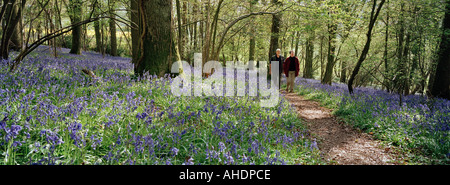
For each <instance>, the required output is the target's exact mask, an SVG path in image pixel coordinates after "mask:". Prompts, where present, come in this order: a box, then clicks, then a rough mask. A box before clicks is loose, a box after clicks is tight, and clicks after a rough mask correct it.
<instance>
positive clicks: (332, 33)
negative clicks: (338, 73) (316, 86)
mask: <svg viewBox="0 0 450 185" xmlns="http://www.w3.org/2000/svg"><path fill="white" fill-rule="evenodd" d="M336 30H337V25H335V24H331V25H329V26H328V34H329V36H328V56H327V67H326V68H325V74H324V77H323V79H322V84H328V85H331V83H332V82H333V69H334V64H335V52H336V44H335V42H336Z"/></svg>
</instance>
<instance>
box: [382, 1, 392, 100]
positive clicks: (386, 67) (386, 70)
mask: <svg viewBox="0 0 450 185" xmlns="http://www.w3.org/2000/svg"><path fill="white" fill-rule="evenodd" d="M388 3H389V2H388ZM389 18H390V15H389V5H388V6H387V11H386V31H385V35H384V54H383V58H384V74H385V75H384V87H385V88H386V91H388V92H391V86H390V83H391V82H390V79H389V77H390V74H389V61H388V60H389V59H388V49H389V48H388V44H389Z"/></svg>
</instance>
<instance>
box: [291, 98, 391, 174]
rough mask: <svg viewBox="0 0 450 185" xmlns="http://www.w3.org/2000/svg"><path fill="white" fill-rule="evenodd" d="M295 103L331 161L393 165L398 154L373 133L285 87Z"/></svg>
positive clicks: (347, 163) (320, 147)
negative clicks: (374, 137) (372, 134)
mask: <svg viewBox="0 0 450 185" xmlns="http://www.w3.org/2000/svg"><path fill="white" fill-rule="evenodd" d="M282 93H283V94H284V95H285V98H286V99H287V100H288V101H289V102H290V103H291V104H292V105H294V106H295V108H296V109H297V112H298V116H299V117H300V118H301V119H303V120H304V121H305V122H306V123H307V125H308V130H309V132H310V135H311V136H312V137H314V138H317V143H318V147H319V150H320V151H321V153H322V154H323V155H322V156H323V158H324V159H325V160H326V161H327V162H328V163H329V164H338V165H393V164H397V163H396V162H395V161H397V160H396V154H395V152H393V150H391V149H390V148H388V147H384V146H382V144H381V142H380V141H378V140H375V139H373V137H372V136H371V135H370V134H366V133H364V132H362V131H360V130H357V129H355V128H353V127H351V126H350V125H347V124H345V122H343V121H342V120H340V119H339V117H336V116H334V115H332V110H330V109H327V108H324V107H322V106H320V104H319V103H318V102H316V101H312V100H306V99H305V98H303V97H302V96H300V95H298V94H297V93H286V91H282Z"/></svg>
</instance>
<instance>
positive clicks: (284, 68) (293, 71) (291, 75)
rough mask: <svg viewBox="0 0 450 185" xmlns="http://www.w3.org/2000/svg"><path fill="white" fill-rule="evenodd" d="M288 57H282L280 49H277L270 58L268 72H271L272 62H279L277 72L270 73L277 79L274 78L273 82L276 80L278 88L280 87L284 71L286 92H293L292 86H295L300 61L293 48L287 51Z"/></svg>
mask: <svg viewBox="0 0 450 185" xmlns="http://www.w3.org/2000/svg"><path fill="white" fill-rule="evenodd" d="M289 55H290V56H289V57H288V58H286V59H284V57H283V56H282V55H281V49H277V51H276V54H275V55H274V56H272V58H271V59H270V61H271V65H270V70H269V71H270V73H272V70H271V69H272V63H273V62H276V61H278V62H279V69H280V71H279V74H271V75H272V78H276V79H278V80H275V82H278V84H276V85H277V86H278V89H281V78H282V75H283V73H284V75H286V78H287V87H286V92H288V93H293V92H294V87H295V78H297V77H298V74H299V71H300V61H299V60H298V58H297V57H296V56H295V52H294V50H291V51H289Z"/></svg>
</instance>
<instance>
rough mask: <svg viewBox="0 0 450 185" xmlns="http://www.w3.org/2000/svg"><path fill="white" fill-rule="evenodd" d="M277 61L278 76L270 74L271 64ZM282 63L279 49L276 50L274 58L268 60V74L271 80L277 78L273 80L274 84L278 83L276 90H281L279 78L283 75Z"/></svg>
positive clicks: (282, 59)
mask: <svg viewBox="0 0 450 185" xmlns="http://www.w3.org/2000/svg"><path fill="white" fill-rule="evenodd" d="M276 61H278V69H279V73H278V74H272V64H273V62H276ZM283 62H284V57H283V56H282V55H281V49H277V51H276V54H275V55H274V56H272V58H270V66H269V73H270V74H271V76H272V78H274V77H275V78H278V80H277V79H275V82H278V84H276V86H278V89H281V77H282V74H283Z"/></svg>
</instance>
